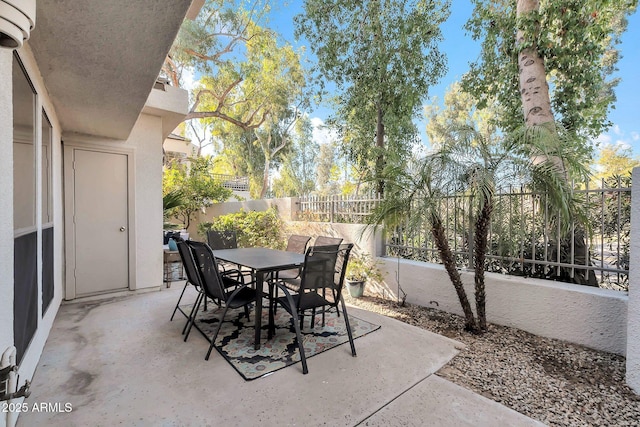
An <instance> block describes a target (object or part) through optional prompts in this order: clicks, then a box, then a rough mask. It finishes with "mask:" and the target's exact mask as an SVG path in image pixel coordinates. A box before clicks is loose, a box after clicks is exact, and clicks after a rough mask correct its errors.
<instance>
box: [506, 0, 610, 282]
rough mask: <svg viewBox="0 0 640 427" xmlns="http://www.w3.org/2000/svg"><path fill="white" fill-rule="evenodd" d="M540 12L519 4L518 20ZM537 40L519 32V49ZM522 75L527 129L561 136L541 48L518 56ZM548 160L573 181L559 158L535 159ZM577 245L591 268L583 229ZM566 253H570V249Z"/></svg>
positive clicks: (529, 2) (588, 273)
mask: <svg viewBox="0 0 640 427" xmlns="http://www.w3.org/2000/svg"><path fill="white" fill-rule="evenodd" d="M539 10H540V3H539V0H517V6H516V16H517V17H518V18H522V17H524V16H526V15H527V14H531V13H536V12H537V11H539ZM535 39H536V37H535V34H531V35H529V37H527V34H526V33H525V32H524V31H523V29H518V32H517V34H516V45H517V46H519V45H522V44H523V43H525V42H526V41H527V40H529V41H531V40H535ZM518 73H519V81H520V97H521V100H522V111H523V115H524V122H525V125H526V126H527V127H531V126H545V127H547V128H548V129H549V130H551V131H552V132H556V133H557V130H556V127H555V121H554V118H553V112H552V110H551V97H550V96H549V85H548V84H547V78H546V70H545V64H544V58H543V57H541V56H540V54H539V53H538V46H537V45H536V44H535V43H532V45H531V46H528V47H526V48H524V49H522V50H521V51H520V52H519V53H518ZM546 160H551V161H552V162H553V163H554V164H555V167H556V169H557V170H558V173H560V174H561V175H562V176H564V179H565V180H566V181H569V179H570V176H569V173H568V171H567V169H566V167H565V165H564V163H563V161H562V159H560V158H557V157H554V158H551V159H548V158H547V157H546V156H534V157H533V158H532V161H533V163H534V164H539V163H542V162H543V161H546ZM563 240H566V239H563ZM569 242H571V239H569ZM573 244H574V249H575V252H574V258H575V262H576V263H578V262H579V263H581V264H584V263H585V262H586V263H587V264H589V261H588V260H589V248H588V245H587V243H586V241H585V233H584V231H583V230H582V228H581V227H577V230H576V233H575V235H574V238H573ZM565 251H566V252H567V253H569V251H568V250H566V248H565ZM575 273H576V274H575V276H574V278H573V281H574V282H575V283H579V284H589V285H591V286H597V281H596V278H595V273H594V272H593V270H585V269H576V270H575Z"/></svg>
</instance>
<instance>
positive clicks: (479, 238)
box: [474, 196, 493, 331]
mask: <svg viewBox="0 0 640 427" xmlns="http://www.w3.org/2000/svg"><path fill="white" fill-rule="evenodd" d="M492 212H493V201H492V200H491V198H488V197H486V196H485V197H484V205H483V206H482V209H481V210H480V214H479V215H478V219H477V220H476V226H475V246H474V282H475V294H476V312H477V313H478V328H479V329H480V330H481V331H486V330H487V314H486V293H485V287H484V262H485V259H486V257H487V247H488V244H489V241H488V240H489V225H490V224H491V213H492Z"/></svg>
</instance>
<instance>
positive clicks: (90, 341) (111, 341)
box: [18, 283, 541, 427]
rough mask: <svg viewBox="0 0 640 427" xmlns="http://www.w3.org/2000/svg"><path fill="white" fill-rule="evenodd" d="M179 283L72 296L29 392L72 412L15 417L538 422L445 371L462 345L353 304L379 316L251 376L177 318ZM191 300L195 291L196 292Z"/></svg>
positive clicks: (74, 422) (105, 421) (40, 420)
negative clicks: (347, 339) (354, 333)
mask: <svg viewBox="0 0 640 427" xmlns="http://www.w3.org/2000/svg"><path fill="white" fill-rule="evenodd" d="M181 289H182V285H181V284H180V283H174V285H173V286H172V287H171V288H169V289H164V288H163V289H162V290H161V291H154V292H149V293H145V294H136V295H132V296H126V297H110V298H103V299H99V300H93V301H83V302H75V303H69V304H63V305H62V306H61V307H60V311H59V313H58V316H57V319H56V321H55V323H54V326H53V329H52V331H51V335H50V336H49V339H48V341H47V344H46V346H45V349H44V353H43V355H42V358H41V360H40V363H39V366H38V369H37V371H36V373H35V376H34V379H33V383H32V386H31V390H32V394H31V396H30V397H29V399H27V400H26V403H28V406H29V407H32V406H33V404H34V403H37V404H40V403H54V404H55V403H58V404H59V407H61V408H64V406H65V404H67V403H68V404H71V405H70V406H71V411H70V412H64V411H60V412H26V413H22V414H21V415H20V418H19V420H18V426H23V427H30V426H36V425H38V426H65V427H66V426H112V425H116V424H123V425H127V426H253V425H261V426H293V425H299V426H319V425H326V426H356V425H364V426H407V425H414V426H425V425H434V426H496V425H509V426H521V425H522V426H527V425H541V424H540V423H538V422H537V421H534V420H532V419H530V418H527V417H525V416H523V415H521V414H519V413H517V412H515V411H513V410H511V409H509V408H506V407H504V406H502V405H500V404H498V403H496V402H494V401H491V400H488V399H486V398H484V397H482V396H480V395H478V394H475V393H473V392H471V391H469V390H466V389H464V388H462V387H459V386H457V385H455V384H453V383H451V382H449V381H446V380H444V379H442V378H440V377H438V376H436V375H433V374H434V373H435V372H436V371H437V370H438V369H440V368H441V367H442V366H443V365H445V364H446V363H447V362H448V361H449V360H450V359H451V358H453V357H454V356H455V355H456V354H457V353H458V351H459V349H461V348H463V344H461V343H459V342H457V341H453V340H451V339H448V338H445V337H442V336H439V335H436V334H433V333H431V332H428V331H425V330H422V329H419V328H417V327H414V326H410V325H407V324H405V323H402V322H400V321H397V320H394V319H390V318H386V317H384V316H380V315H377V314H374V313H370V312H366V311H362V310H358V309H356V308H351V309H350V311H349V314H350V315H353V316H357V317H360V318H362V319H365V320H368V321H370V322H373V323H376V324H379V325H381V326H382V328H381V329H379V330H378V331H376V332H373V333H371V334H369V335H366V336H364V337H361V338H358V339H357V340H356V341H355V345H356V349H357V352H358V356H357V357H355V358H354V357H351V354H350V350H349V346H348V345H341V346H339V347H336V348H334V349H331V350H329V351H326V352H324V353H321V354H319V355H316V356H314V357H312V358H310V359H309V360H308V364H309V374H308V375H302V370H301V366H300V364H299V363H297V364H294V365H292V366H289V367H287V368H284V369H282V370H280V371H277V372H275V373H273V374H271V375H269V376H267V377H264V378H259V379H256V380H253V381H245V380H243V379H242V377H241V376H240V375H238V373H236V371H235V370H234V369H233V368H232V367H231V366H230V365H229V364H228V363H227V362H226V361H225V360H224V359H223V358H222V356H220V355H219V354H218V353H217V352H215V351H214V352H213V353H212V356H211V358H210V360H209V361H205V360H204V355H205V352H206V350H207V348H208V343H207V341H206V340H205V339H204V338H203V337H202V336H201V335H200V334H198V333H193V334H192V335H191V336H190V337H189V340H188V341H187V342H186V343H185V342H183V341H182V335H181V333H180V331H181V329H182V326H183V325H184V321H185V319H184V317H183V316H180V315H179V314H176V318H175V319H174V321H173V322H169V317H170V316H171V312H172V310H173V307H174V305H175V303H176V301H177V299H178V296H179V293H180V291H181ZM185 298H189V300H193V299H194V298H195V296H194V294H191V295H190V296H189V297H185Z"/></svg>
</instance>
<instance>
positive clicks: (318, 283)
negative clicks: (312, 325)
mask: <svg viewBox="0 0 640 427" xmlns="http://www.w3.org/2000/svg"><path fill="white" fill-rule="evenodd" d="M338 247H339V246H338V245H333V246H311V247H310V248H309V249H308V250H307V252H306V254H305V257H304V265H303V267H302V275H301V281H300V298H304V294H305V291H317V290H318V289H323V288H328V289H333V287H334V276H335V267H336V260H337V259H338V252H339V249H338ZM303 305H304V304H302V303H301V306H303Z"/></svg>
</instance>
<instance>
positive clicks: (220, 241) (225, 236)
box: [207, 230, 255, 281]
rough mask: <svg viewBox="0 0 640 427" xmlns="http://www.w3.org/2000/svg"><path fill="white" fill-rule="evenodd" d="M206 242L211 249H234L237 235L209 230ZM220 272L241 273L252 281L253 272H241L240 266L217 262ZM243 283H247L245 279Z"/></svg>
mask: <svg viewBox="0 0 640 427" xmlns="http://www.w3.org/2000/svg"><path fill="white" fill-rule="evenodd" d="M207 242H208V243H209V247H211V249H213V250H214V251H215V250H220V249H236V248H237V247H238V235H237V234H236V232H235V231H234V230H224V231H220V230H209V231H207ZM218 266H219V267H220V271H222V272H223V273H224V274H226V273H227V272H228V271H229V270H233V271H241V272H242V274H243V275H244V276H245V277H250V278H251V279H250V280H249V281H254V280H255V278H254V277H253V272H252V271H250V270H243V269H242V268H241V267H240V266H238V265H235V264H231V263H228V262H225V261H220V262H218ZM245 281H247V280H246V279H245Z"/></svg>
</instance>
